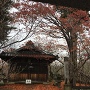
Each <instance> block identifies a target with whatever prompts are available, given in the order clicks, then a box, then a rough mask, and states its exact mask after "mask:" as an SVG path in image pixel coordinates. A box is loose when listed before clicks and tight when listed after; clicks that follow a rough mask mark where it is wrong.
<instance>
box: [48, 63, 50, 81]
mask: <svg viewBox="0 0 90 90" xmlns="http://www.w3.org/2000/svg"><path fill="white" fill-rule="evenodd" d="M48 81H50V64H49V65H48Z"/></svg>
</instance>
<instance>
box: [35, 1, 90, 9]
mask: <svg viewBox="0 0 90 90" xmlns="http://www.w3.org/2000/svg"><path fill="white" fill-rule="evenodd" d="M33 1H36V2H43V3H50V4H53V5H60V6H66V7H72V8H77V9H82V10H86V11H89V10H90V0H33Z"/></svg>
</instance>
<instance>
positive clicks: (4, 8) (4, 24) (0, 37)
mask: <svg viewBox="0 0 90 90" xmlns="http://www.w3.org/2000/svg"><path fill="white" fill-rule="evenodd" d="M11 5H12V1H11V0H0V43H2V42H3V41H4V40H6V39H7V35H8V33H9V32H10V30H11V29H12V27H11V26H10V22H11V21H12V18H11V17H10V15H9V9H10V7H11Z"/></svg>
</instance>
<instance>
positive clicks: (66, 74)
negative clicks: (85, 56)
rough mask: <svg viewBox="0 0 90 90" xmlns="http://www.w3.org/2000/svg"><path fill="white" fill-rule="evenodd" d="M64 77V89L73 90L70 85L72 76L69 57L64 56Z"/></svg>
mask: <svg viewBox="0 0 90 90" xmlns="http://www.w3.org/2000/svg"><path fill="white" fill-rule="evenodd" d="M64 78H65V85H64V90H72V89H71V85H70V81H69V80H70V77H69V58H68V57H64Z"/></svg>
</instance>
